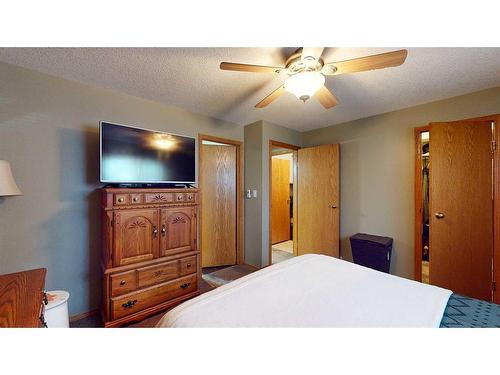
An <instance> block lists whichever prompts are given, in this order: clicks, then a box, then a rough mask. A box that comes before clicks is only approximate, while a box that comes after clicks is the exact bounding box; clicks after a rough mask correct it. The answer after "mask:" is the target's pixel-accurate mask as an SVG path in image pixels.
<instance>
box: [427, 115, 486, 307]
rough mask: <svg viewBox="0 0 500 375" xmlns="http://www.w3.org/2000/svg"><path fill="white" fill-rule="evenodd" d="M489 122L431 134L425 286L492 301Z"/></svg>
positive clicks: (436, 127) (447, 126)
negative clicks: (426, 281) (427, 266)
mask: <svg viewBox="0 0 500 375" xmlns="http://www.w3.org/2000/svg"><path fill="white" fill-rule="evenodd" d="M491 142H492V131H491V122H485V121H470V122H469V121H460V122H449V123H433V124H431V128H430V219H429V220H430V246H429V254H430V263H429V266H430V269H429V274H430V275H429V276H430V283H431V284H434V285H438V286H441V287H444V288H448V289H451V290H452V291H453V292H455V293H459V294H463V295H466V296H469V297H474V298H479V299H483V300H491V294H492V260H493V202H492V195H493V191H492V150H491V144H492V143H491Z"/></svg>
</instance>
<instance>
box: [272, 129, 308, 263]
mask: <svg viewBox="0 0 500 375" xmlns="http://www.w3.org/2000/svg"><path fill="white" fill-rule="evenodd" d="M275 147H280V148H286V149H288V150H290V151H291V152H292V153H293V201H292V204H293V207H292V212H293V229H292V239H293V256H297V254H298V252H297V212H298V211H297V187H298V186H297V181H298V179H297V178H298V173H297V172H298V170H297V168H298V159H297V156H298V155H297V151H298V150H300V147H299V146H296V145H292V144H290V143H284V142H280V141H275V140H273V139H270V140H269V156H268V161H269V163H268V169H269V197H268V199H269V202H268V207H269V231H268V233H269V241H268V242H269V246H268V247H269V248H268V265H272V264H273V263H272V262H273V244H272V231H273V229H272V225H271V223H272V221H271V219H272V210H271V204H272V191H273V190H272V189H273V179H272V172H273V168H272V162H273V160H272V159H273V154H272V151H273V148H275Z"/></svg>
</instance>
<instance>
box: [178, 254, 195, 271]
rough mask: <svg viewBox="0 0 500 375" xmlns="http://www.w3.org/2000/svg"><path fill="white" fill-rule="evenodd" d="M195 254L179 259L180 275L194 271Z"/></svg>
mask: <svg viewBox="0 0 500 375" xmlns="http://www.w3.org/2000/svg"><path fill="white" fill-rule="evenodd" d="M196 270H197V267H196V255H195V256H192V257H187V258H182V259H180V260H179V272H180V275H181V276H184V275H189V274H190V273H194V272H196Z"/></svg>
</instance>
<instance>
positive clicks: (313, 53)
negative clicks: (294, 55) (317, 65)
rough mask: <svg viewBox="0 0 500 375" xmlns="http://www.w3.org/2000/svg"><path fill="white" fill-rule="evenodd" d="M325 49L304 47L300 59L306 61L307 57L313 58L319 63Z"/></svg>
mask: <svg viewBox="0 0 500 375" xmlns="http://www.w3.org/2000/svg"><path fill="white" fill-rule="evenodd" d="M324 49H325V48H324V47H302V54H301V55H300V59H301V60H304V59H305V58H306V57H313V58H314V59H315V60H316V61H319V58H320V57H321V54H322V53H323V50H324Z"/></svg>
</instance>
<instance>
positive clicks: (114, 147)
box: [100, 122, 195, 184]
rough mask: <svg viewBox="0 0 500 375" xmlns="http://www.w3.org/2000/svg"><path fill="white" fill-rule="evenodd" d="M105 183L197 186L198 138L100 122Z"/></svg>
mask: <svg viewBox="0 0 500 375" xmlns="http://www.w3.org/2000/svg"><path fill="white" fill-rule="evenodd" d="M100 139H101V182H108V183H122V184H126V183H150V184H162V183H165V184H167V183H168V184H174V183H181V184H188V183H195V139H194V138H192V137H185V136H181V135H174V134H169V133H163V132H159V131H154V130H146V129H141V128H136V127H131V126H125V125H118V124H112V123H109V122H101V123H100Z"/></svg>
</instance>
